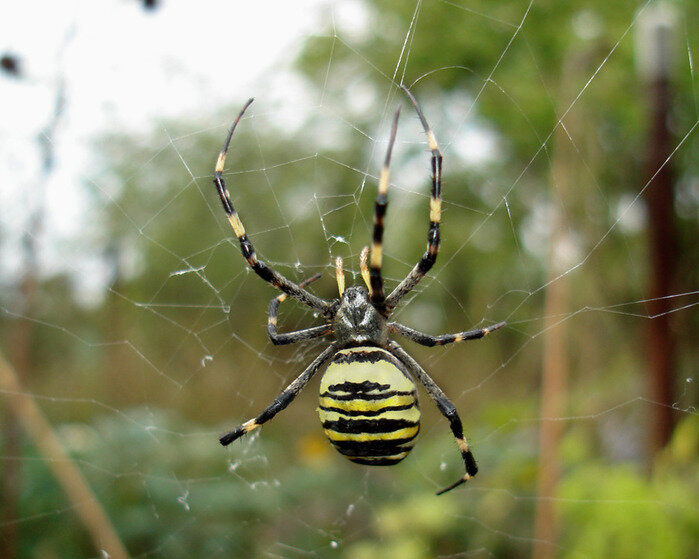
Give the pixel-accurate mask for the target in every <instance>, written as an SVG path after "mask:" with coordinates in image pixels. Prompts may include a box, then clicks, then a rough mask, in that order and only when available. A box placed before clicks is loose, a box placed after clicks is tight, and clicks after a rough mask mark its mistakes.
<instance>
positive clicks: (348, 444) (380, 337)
mask: <svg viewBox="0 0 699 559" xmlns="http://www.w3.org/2000/svg"><path fill="white" fill-rule="evenodd" d="M403 90H404V91H405V93H406V94H407V95H408V97H409V98H410V101H411V102H412V104H413V106H414V107H415V110H416V112H417V115H418V117H419V118H420V122H421V123H422V126H423V128H424V130H425V134H426V135H427V145H428V147H429V149H430V151H431V153H432V155H431V166H432V189H431V192H430V215H429V227H428V230H427V249H426V250H425V252H424V254H423V255H422V258H420V260H419V261H418V263H417V264H416V265H415V266H414V267H413V269H412V270H411V271H410V273H409V274H408V275H407V276H406V277H405V279H404V280H403V281H401V282H400V283H399V284H398V285H397V286H396V287H395V289H393V291H391V293H390V294H389V295H385V293H384V289H383V278H382V275H381V264H382V240H383V219H384V216H385V214H386V209H387V206H388V198H387V195H388V184H389V182H388V178H389V165H390V162H391V152H392V149H393V144H394V142H395V139H396V131H397V128H398V116H399V114H400V109H399V110H398V111H396V116H395V118H394V120H393V127H392V129H391V138H390V140H389V143H388V150H387V152H386V160H385V162H384V166H383V168H382V170H381V175H380V177H379V184H378V194H377V196H376V203H375V210H374V234H373V238H372V243H371V250H369V247H365V248H364V250H362V252H361V255H360V268H361V275H362V278H363V280H364V283H365V285H366V288H365V287H363V286H352V287H348V288H347V289H345V276H344V272H343V268H342V259H341V258H337V260H336V262H335V275H336V278H337V285H338V290H339V294H340V297H339V299H334V300H332V301H326V300H325V299H321V298H320V297H317V296H316V295H313V294H312V293H310V292H309V291H307V290H306V289H305V288H306V286H307V285H308V284H310V283H311V282H313V281H315V280H317V279H319V278H320V274H316V275H315V276H313V277H311V278H309V279H307V280H305V281H303V282H301V283H299V284H295V283H294V282H292V281H289V280H288V279H286V278H285V277H284V276H282V275H281V274H279V273H278V272H276V271H274V270H273V269H271V268H270V267H268V266H267V265H266V264H265V263H264V262H261V261H260V260H259V259H258V258H257V254H256V253H255V249H254V247H253V246H252V243H251V242H250V239H248V236H247V234H246V233H245V228H244V227H243V223H242V221H241V220H240V217H239V216H238V214H237V212H236V211H235V208H234V207H233V203H232V202H231V199H230V195H229V193H228V190H227V189H226V185H225V182H224V180H223V168H224V163H225V160H226V153H227V151H228V146H229V144H230V141H231V138H232V136H233V132H234V131H235V128H236V126H237V125H238V122H240V119H241V118H242V117H243V114H244V113H245V110H246V109H247V108H248V107H249V106H250V104H251V103H252V99H250V100H249V101H248V102H247V103H246V104H245V106H244V107H243V109H242V110H241V111H240V114H239V115H238V118H236V120H235V122H234V123H233V126H232V127H231V129H230V132H229V133H228V137H227V138H226V141H225V143H224V144H223V149H222V150H221V152H220V154H219V156H218V160H217V162H216V172H215V174H214V184H215V185H216V188H217V190H218V194H219V196H220V198H221V203H222V204H223V209H224V210H225V212H226V215H227V216H228V221H229V222H230V224H231V227H232V228H233V232H234V233H235V235H236V237H237V238H238V241H239V242H240V249H241V252H242V253H243V257H244V258H245V259H246V260H247V262H248V264H249V265H250V267H251V268H252V270H253V271H254V272H255V273H256V274H257V275H258V276H260V277H261V278H262V279H264V280H265V281H267V282H269V283H271V284H272V285H273V286H274V287H276V288H277V289H279V290H280V291H282V294H281V295H278V296H277V297H275V298H274V299H272V300H271V301H270V304H269V319H268V322H267V331H268V333H269V337H270V339H271V340H272V343H274V344H275V345H283V344H292V343H297V342H302V341H304V340H310V339H314V338H320V337H325V336H332V337H333V340H332V341H331V342H330V345H329V346H328V347H327V348H325V350H323V351H322V352H321V354H320V355H318V357H316V358H315V359H314V360H313V362H312V363H311V364H310V365H309V366H308V367H307V368H306V369H305V370H304V371H303V372H302V373H301V374H300V375H299V376H298V377H296V379H294V381H293V382H292V383H291V384H290V385H289V386H288V387H287V388H286V389H285V390H284V391H283V392H282V393H281V394H280V395H279V396H277V398H275V400H274V402H272V404H270V405H269V406H267V407H266V408H265V409H264V410H263V411H262V412H261V413H260V414H259V415H258V416H257V417H255V418H253V419H250V420H248V421H246V422H245V423H243V424H242V425H240V426H238V427H236V428H235V429H233V430H232V431H229V432H228V433H225V434H224V435H222V436H221V437H220V439H219V440H220V442H221V444H223V445H224V446H225V445H228V444H230V443H231V442H233V441H234V440H236V439H238V438H239V437H241V436H243V435H245V434H246V433H249V432H250V431H252V430H254V429H256V428H257V427H259V426H261V425H262V424H263V423H265V422H267V421H269V420H270V419H272V418H273V417H274V416H275V415H276V414H277V413H279V412H280V411H281V410H283V409H284V408H286V407H287V406H288V405H289V404H290V403H291V402H292V400H293V399H294V398H295V397H296V395H297V394H298V393H299V392H300V391H301V390H303V388H304V387H305V386H306V384H308V381H310V380H311V378H312V377H313V375H315V373H317V372H318V371H319V370H321V369H322V368H323V367H325V366H327V369H326V371H325V373H324V374H323V378H322V379H321V381H320V402H319V408H318V412H319V415H320V419H321V422H322V424H323V429H324V431H325V434H326V436H327V437H328V439H329V440H330V442H331V443H332V444H333V445H334V446H335V448H337V450H338V451H339V452H340V453H341V454H343V455H345V456H346V457H347V458H348V459H350V460H352V461H353V462H357V463H360V464H367V465H391V464H395V463H397V462H399V461H401V460H402V459H403V458H405V456H407V454H408V452H410V449H411V448H412V447H413V445H414V444H415V438H416V437H417V434H418V431H419V429H420V410H419V407H418V402H417V388H416V384H415V382H416V381H418V382H419V383H420V384H422V386H423V387H424V388H425V390H426V391H427V393H428V394H429V396H430V398H432V400H434V402H435V403H436V405H437V407H438V408H439V411H440V412H441V413H442V415H444V417H445V418H446V419H447V420H448V421H449V426H450V428H451V431H452V433H453V435H454V437H455V438H456V442H457V443H458V445H459V450H460V451H461V456H462V458H463V461H464V467H465V469H466V473H465V474H464V475H463V476H462V477H461V478H460V479H459V480H457V481H456V482H455V483H453V484H451V485H450V486H448V487H446V488H444V489H442V490H441V491H439V492H438V493H437V494H438V495H439V494H441V493H444V492H446V491H449V490H450V489H453V488H454V487H456V486H458V485H460V484H462V483H464V482H465V481H467V480H468V479H470V478H471V477H473V476H474V475H476V473H477V472H478V467H477V466H476V460H475V459H474V457H473V454H472V453H471V450H470V448H469V445H468V443H467V442H466V438H465V437H464V433H463V428H462V425H461V419H460V418H459V415H458V413H457V411H456V408H455V407H454V405H453V404H452V403H451V401H449V399H448V398H447V397H446V396H445V394H444V392H442V390H441V389H440V388H439V387H438V386H437V385H436V384H435V382H434V381H433V380H432V379H431V378H430V376H429V375H428V374H427V373H426V372H425V370H424V369H423V368H422V367H421V366H420V365H419V364H418V363H417V362H416V361H415V360H414V359H413V358H412V357H411V356H410V355H408V353H407V352H406V351H405V350H404V349H403V348H402V347H401V346H400V345H398V343H397V342H395V341H393V340H391V339H390V337H389V336H390V335H391V334H400V335H402V336H405V337H407V338H408V339H410V340H412V341H414V342H417V343H419V344H422V345H426V346H435V345H445V344H449V343H453V342H462V341H464V340H473V339H477V338H482V337H483V336H485V335H486V334H488V333H490V332H492V331H493V330H496V329H498V328H501V327H502V326H504V325H505V323H504V322H499V323H497V324H493V325H492V326H486V327H485V328H478V329H475V330H468V331H465V332H459V333H457V334H444V335H441V336H431V335H428V334H423V333H422V332H419V331H417V330H413V329H412V328H409V327H407V326H403V325H402V324H399V323H398V322H390V321H389V320H388V319H389V317H390V315H391V312H392V311H393V309H395V307H396V305H397V304H398V303H399V302H400V300H401V299H402V298H403V297H405V295H407V294H408V293H410V292H411V291H412V290H413V288H414V287H415V286H416V285H417V284H418V283H419V281H420V280H421V279H422V278H423V277H424V276H425V274H426V273H427V272H428V271H429V270H430V268H431V267H432V265H433V264H434V262H435V260H436V259H437V254H438V253H439V223H440V220H441V174H442V155H441V153H440V152H439V147H438V145H437V140H436V139H435V137H434V134H433V133H432V130H431V129H430V127H429V125H428V124H427V121H426V120H425V117H424V115H423V114H422V110H421V109H420V106H419V105H418V104H417V101H416V100H415V98H414V97H413V95H412V94H411V93H410V91H409V90H408V89H407V88H405V87H403ZM287 296H289V297H292V298H294V299H296V300H298V301H300V302H302V303H304V304H306V305H308V306H309V307H311V308H312V309H314V310H315V311H317V312H318V315H319V316H322V317H323V318H324V319H325V323H324V324H321V325H319V326H312V327H310V328H306V329H304V330H298V331H296V332H289V333H282V334H280V333H278V332H277V313H278V310H279V305H280V304H281V303H282V301H284V299H286V297H287Z"/></svg>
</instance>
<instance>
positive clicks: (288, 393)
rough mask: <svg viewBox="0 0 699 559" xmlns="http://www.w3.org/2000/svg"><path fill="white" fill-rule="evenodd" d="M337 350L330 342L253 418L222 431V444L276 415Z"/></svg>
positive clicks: (237, 437) (230, 441)
mask: <svg viewBox="0 0 699 559" xmlns="http://www.w3.org/2000/svg"><path fill="white" fill-rule="evenodd" d="M336 352H337V344H335V343H333V344H330V345H329V346H328V347H327V348H326V349H325V351H323V353H321V354H320V355H319V356H318V357H316V358H315V359H314V360H313V362H312V363H311V364H310V365H309V366H308V367H306V370H305V371H303V372H302V373H301V374H300V375H299V376H297V377H296V378H295V379H294V381H293V382H292V383H291V384H290V385H289V386H287V387H286V388H285V389H284V390H283V391H282V393H281V394H279V396H277V397H276V398H275V399H274V402H272V403H271V404H270V405H269V406H267V407H266V408H265V409H264V410H262V412H261V413H260V414H259V415H258V416H257V417H255V418H253V419H250V420H248V421H246V422H245V423H243V424H242V425H240V426H238V427H236V428H235V429H233V430H232V431H229V432H228V433H224V434H223V435H221V436H220V437H219V439H218V440H219V441H220V442H221V444H222V445H223V446H227V445H229V444H231V443H232V442H233V441H234V440H236V439H239V438H240V437H242V436H243V435H245V434H247V433H249V432H250V431H253V430H254V429H256V428H258V427H260V426H261V425H262V424H263V423H266V422H267V421H269V420H270V419H272V418H273V417H274V416H275V415H277V414H278V413H279V412H280V411H282V410H283V409H284V408H286V407H287V406H288V405H289V404H290V403H291V402H293V400H294V398H296V396H297V395H298V393H299V392H301V390H303V389H304V387H305V386H306V385H307V384H308V381H309V380H311V379H312V378H313V375H315V374H316V373H317V372H318V370H319V369H320V368H321V367H322V366H323V365H324V364H325V363H326V362H327V361H328V360H329V359H330V358H331V357H332V356H333V355H335V353H336Z"/></svg>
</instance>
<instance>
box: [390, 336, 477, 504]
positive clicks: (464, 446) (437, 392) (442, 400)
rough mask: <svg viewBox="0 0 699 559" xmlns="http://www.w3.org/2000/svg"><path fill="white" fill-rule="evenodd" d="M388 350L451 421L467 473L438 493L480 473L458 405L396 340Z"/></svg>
mask: <svg viewBox="0 0 699 559" xmlns="http://www.w3.org/2000/svg"><path fill="white" fill-rule="evenodd" d="M388 350H389V351H390V352H391V353H392V354H393V355H395V356H396V357H397V358H398V359H399V360H400V361H401V362H402V363H403V364H404V365H405V366H406V367H407V368H408V370H409V371H410V373H411V374H413V375H414V376H415V378H417V379H418V380H419V381H420V382H421V383H422V385H423V386H424V387H425V390H427V393H428V394H429V395H430V398H432V400H433V401H434V403H435V404H437V408H438V409H439V411H440V412H441V413H442V415H443V416H444V417H445V418H446V419H447V421H449V427H450V428H451V432H452V433H453V435H454V438H455V439H456V442H457V444H458V445H459V450H460V451H461V458H462V459H463V461H464V467H465V469H466V473H465V474H464V476H463V477H462V478H461V479H459V480H458V481H456V482H454V483H452V484H451V485H449V486H448V487H445V488H444V489H442V490H440V491H438V492H437V495H441V494H443V493H446V492H447V491H451V490H452V489H454V488H455V487H458V486H459V485H461V484H462V483H465V482H467V481H468V480H469V479H471V478H472V477H473V476H475V475H476V474H477V473H478V465H477V464H476V459H475V458H474V456H473V453H472V452H471V449H470V447H469V445H468V441H467V440H466V437H464V429H463V426H462V425H461V418H460V417H459V414H458V412H457V411H456V407H455V406H454V404H452V403H451V401H450V400H449V398H447V396H446V394H444V392H442V389H441V388H439V386H437V384H436V383H435V382H434V381H433V380H432V379H431V378H430V376H429V375H428V374H427V373H426V372H425V370H424V369H423V368H422V367H421V366H420V365H419V364H418V362H417V361H415V359H413V358H412V357H411V356H410V355H409V354H408V352H407V351H405V350H404V349H403V348H402V347H401V346H400V345H398V344H397V343H396V342H390V343H389V345H388Z"/></svg>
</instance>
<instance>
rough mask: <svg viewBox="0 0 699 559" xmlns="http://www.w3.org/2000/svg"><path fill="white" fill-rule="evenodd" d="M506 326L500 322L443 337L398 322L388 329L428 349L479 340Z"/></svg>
mask: <svg viewBox="0 0 699 559" xmlns="http://www.w3.org/2000/svg"><path fill="white" fill-rule="evenodd" d="M503 326H505V323H504V322H498V323H497V324H493V325H492V326H486V327H485V328H477V329H475V330H467V331H466V332H459V333H457V334H442V335H441V336H430V335H429V334H424V333H422V332H419V331H418V330H414V329H412V328H408V327H407V326H403V325H402V324H399V323H398V322H389V323H388V327H389V328H390V329H391V330H392V331H393V332H396V333H397V334H400V335H402V336H405V337H406V338H408V339H409V340H412V341H414V342H416V343H418V344H420V345H426V346H428V347H432V346H436V345H446V344H451V343H455V342H463V341H466V340H477V339H478V338H482V337H483V336H487V335H488V334H490V333H491V332H492V331H493V330H497V329H499V328H502V327H503Z"/></svg>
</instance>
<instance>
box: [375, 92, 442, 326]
mask: <svg viewBox="0 0 699 559" xmlns="http://www.w3.org/2000/svg"><path fill="white" fill-rule="evenodd" d="M401 88H402V89H403V91H405V93H406V95H407V96H408V97H409V98H410V102H411V103H412V104H413V107H415V111H416V112H417V116H418V118H419V119H420V122H421V123H422V127H423V129H424V131H425V135H426V136H427V147H429V149H430V152H431V154H432V155H431V158H430V165H431V168H432V190H431V191H430V225H429V228H428V230H427V250H425V252H424V254H423V255H422V257H421V258H420V260H419V261H418V263H417V264H416V265H415V266H414V267H413V269H412V270H411V271H410V273H409V274H408V275H407V276H406V277H405V279H404V280H403V281H402V282H400V283H399V284H398V285H397V286H396V288H395V289H394V290H393V291H392V292H391V294H390V295H388V297H386V302H385V309H386V313H388V314H390V313H391V311H392V310H393V309H395V308H396V305H397V304H398V303H399V302H400V300H401V299H402V298H403V297H405V296H406V295H407V294H408V293H410V292H411V291H412V290H413V289H414V288H415V286H416V285H417V284H418V283H419V282H420V280H421V279H422V278H423V277H425V274H427V272H429V271H430V269H431V268H432V266H433V265H434V263H435V261H436V260H437V254H439V240H440V237H439V223H440V221H441V219H442V154H441V152H440V151H439V145H438V144H437V139H436V138H435V136H434V132H432V129H431V128H430V125H429V124H427V119H425V115H424V114H423V113H422V109H421V108H420V105H419V104H418V102H417V100H416V99H415V97H414V96H413V94H412V93H410V90H409V89H408V88H407V87H405V86H401Z"/></svg>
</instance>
